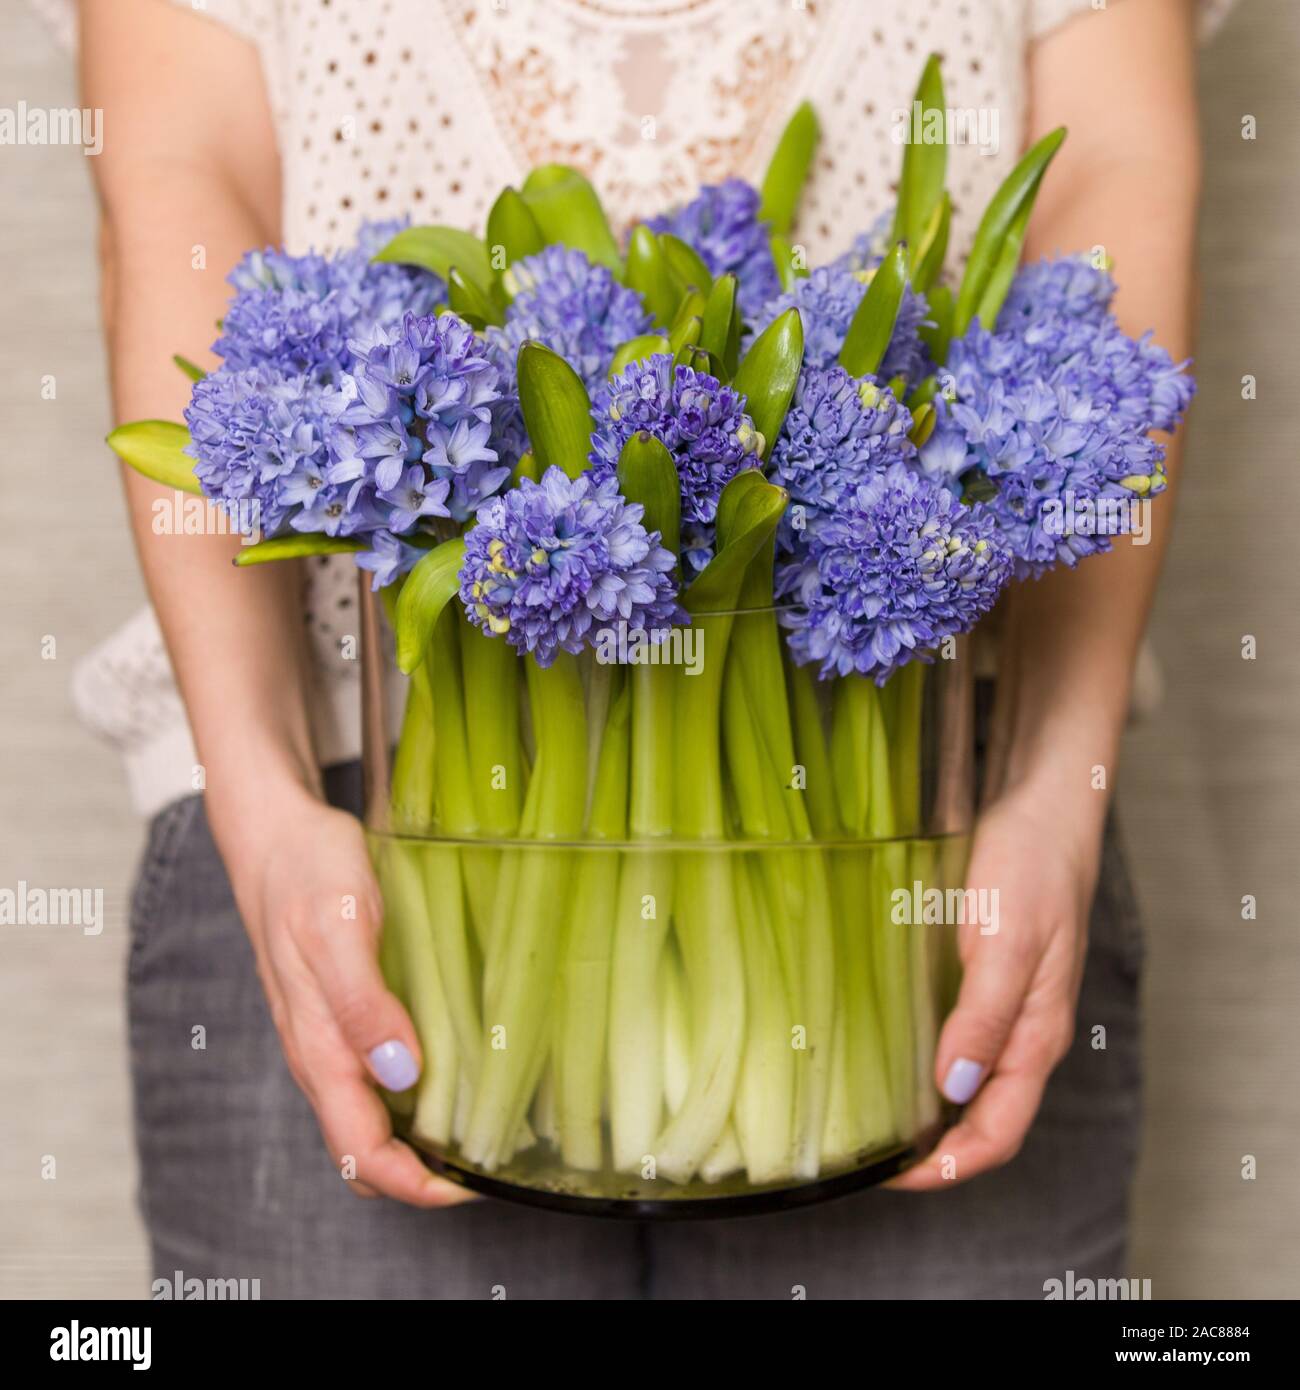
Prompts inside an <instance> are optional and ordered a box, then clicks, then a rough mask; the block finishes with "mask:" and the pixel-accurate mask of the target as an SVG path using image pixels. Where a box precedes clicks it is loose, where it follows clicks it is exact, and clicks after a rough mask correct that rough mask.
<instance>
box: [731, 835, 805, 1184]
mask: <svg viewBox="0 0 1300 1390" xmlns="http://www.w3.org/2000/svg"><path fill="white" fill-rule="evenodd" d="M730 857H731V858H732V860H733V861H734V863H735V870H736V888H737V897H738V901H739V905H740V936H741V947H742V950H743V953H744V959H745V987H746V991H747V994H748V1009H747V1015H748V1026H747V1029H746V1037H745V1054H744V1059H743V1061H742V1063H741V1068H740V1077H739V1079H738V1081H737V1083H736V1101H735V1106H734V1108H733V1122H734V1124H735V1127H736V1136H737V1138H738V1139H739V1140H740V1147H741V1149H742V1150H743V1152H744V1155H745V1168H746V1171H747V1173H748V1175H749V1180H750V1182H752V1183H760V1184H761V1183H771V1182H778V1181H780V1180H781V1179H782V1178H788V1177H789V1176H790V1174H791V1172H792V1171H793V1169H794V1157H795V1155H794V1142H793V1132H792V1125H793V1123H794V1118H795V1115H794V1108H795V1052H794V1049H793V1048H792V1046H791V1025H790V1018H791V1013H792V1001H791V998H790V995H789V992H788V982H787V978H786V975H785V972H784V970H783V969H782V966H781V958H780V955H779V953H778V952H777V949H776V942H775V940H774V938H773V935H772V926H771V922H770V921H769V919H768V911H767V898H766V885H765V883H764V882H763V881H762V879H761V877H760V876H759V874H758V871H757V867H756V865H755V864H754V863H753V862H752V859H751V856H749V855H743V854H739V855H732V856H730ZM792 867H797V864H796V865H794V866H792ZM827 1048H828V1051H829V1040H828V1043H827ZM816 1138H818V1139H820V1129H819V1130H818V1132H817V1135H816Z"/></svg>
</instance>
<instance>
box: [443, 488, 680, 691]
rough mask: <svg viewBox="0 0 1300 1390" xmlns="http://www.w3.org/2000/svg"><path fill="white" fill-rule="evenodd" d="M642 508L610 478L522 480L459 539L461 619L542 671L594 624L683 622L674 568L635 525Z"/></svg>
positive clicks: (654, 538)
mask: <svg viewBox="0 0 1300 1390" xmlns="http://www.w3.org/2000/svg"><path fill="white" fill-rule="evenodd" d="M643 510H644V509H643V508H642V507H640V506H638V505H636V504H635V503H629V502H626V501H625V500H624V499H623V497H622V496H621V495H620V494H619V490H618V480H617V479H616V478H613V477H610V478H606V479H605V480H604V481H603V482H600V481H597V480H596V478H595V477H594V476H592V475H591V474H584V475H582V476H580V477H578V478H570V477H568V476H567V474H565V473H564V472H563V471H562V470H561V469H559V468H549V469H547V471H546V473H545V474H544V475H543V477H542V479H541V481H540V482H536V483H535V482H533V481H532V479H531V478H522V479H521V480H520V483H519V486H518V487H517V488H513V489H511V491H509V492H507V493H506V494H505V495H504V496H502V497H494V498H493V499H492V501H491V502H489V503H488V504H487V505H486V506H484V507H483V508H481V509H480V511H479V514H478V517H477V520H476V524H475V526H474V527H473V529H472V530H471V531H470V532H469V535H468V537H467V538H466V547H465V560H464V563H463V565H462V567H461V570H460V597H461V602H462V603H463V604H464V605H465V614H466V617H467V618H468V619H469V621H470V622H471V623H473V624H474V625H475V626H476V627H479V628H481V629H482V630H483V631H484V632H485V633H487V634H488V635H490V636H493V637H500V636H504V637H505V639H506V641H508V642H509V643H510V645H511V646H512V647H515V648H516V649H517V650H518V651H520V652H524V653H527V654H529V655H531V656H532V657H533V658H534V659H535V660H536V662H537V664H538V665H539V666H542V667H546V666H550V665H551V664H552V663H553V662H554V661H555V657H556V655H557V653H558V652H561V651H565V652H569V653H572V654H573V655H578V654H579V653H581V652H582V651H583V650H584V649H585V648H586V647H587V646H588V645H589V643H590V640H591V635H592V633H593V631H595V630H599V628H600V626H601V625H602V624H608V623H612V622H623V623H625V624H627V625H628V626H629V627H632V628H638V629H645V630H646V631H648V632H651V633H658V632H663V631H666V630H667V629H668V628H669V627H671V626H672V624H673V623H674V622H676V621H679V620H681V618H682V617H683V616H684V615H683V614H682V613H681V612H680V610H679V609H678V607H677V604H676V601H675V594H676V586H675V585H674V583H673V581H672V579H671V578H670V577H669V576H670V572H671V571H672V569H673V567H674V565H675V564H676V561H675V559H674V557H673V556H672V555H671V554H670V553H669V552H668V551H667V550H665V549H664V548H663V546H662V545H660V544H659V539H660V538H659V535H658V533H657V532H653V531H651V532H647V531H646V529H645V527H644V526H643V525H642V524H641V518H642V514H643Z"/></svg>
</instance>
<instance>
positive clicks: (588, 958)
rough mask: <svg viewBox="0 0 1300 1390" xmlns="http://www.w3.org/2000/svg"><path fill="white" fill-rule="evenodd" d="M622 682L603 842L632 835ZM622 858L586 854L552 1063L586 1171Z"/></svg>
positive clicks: (597, 1116)
mask: <svg viewBox="0 0 1300 1390" xmlns="http://www.w3.org/2000/svg"><path fill="white" fill-rule="evenodd" d="M616 675H621V673H616ZM618 685H619V687H620V689H619V693H618V694H617V695H615V696H614V697H613V699H612V702H611V704H610V706H609V713H608V716H607V718H606V719H605V721H604V730H603V735H602V737H601V741H600V747H599V749H598V750H597V763H596V779H595V787H594V790H593V793H592V804H591V814H590V817H589V820H588V825H587V834H588V836H589V837H590V838H591V839H593V840H598V841H604V842H609V841H611V840H612V841H618V840H621V839H623V838H624V836H625V835H626V834H627V785H628V741H629V711H630V705H631V696H630V692H629V691H628V689H627V688H626V686H624V685H623V684H622V682H621V680H620V681H619V682H618ZM619 859H620V854H619V851H618V850H616V849H613V848H609V849H603V850H593V851H590V852H588V853H585V854H584V855H583V857H582V863H581V865H580V868H579V872H578V878H577V884H576V887H575V892H574V900H573V914H572V917H571V919H570V925H569V935H568V940H567V942H566V944H565V951H564V960H563V964H562V967H561V971H560V980H559V992H560V997H559V1001H558V1002H559V1006H558V1008H557V1009H556V1034H555V1041H554V1053H553V1064H554V1070H555V1092H556V1106H557V1124H558V1129H559V1138H560V1151H561V1153H562V1155H563V1157H564V1161H565V1163H566V1164H568V1165H569V1166H570V1167H572V1168H579V1169H583V1170H585V1171H588V1172H591V1171H595V1170H597V1169H599V1168H600V1167H601V1166H602V1164H603V1162H604V1144H603V1142H602V1139H601V1109H602V1102H603V1100H604V1083H605V1061H606V1032H607V1026H608V1019H609V996H610V968H611V960H612V956H613V937H614V918H613V917H612V915H611V913H610V910H609V909H610V903H611V902H613V901H614V900H615V897H616V895H617V893H618V884H619V870H620V864H619Z"/></svg>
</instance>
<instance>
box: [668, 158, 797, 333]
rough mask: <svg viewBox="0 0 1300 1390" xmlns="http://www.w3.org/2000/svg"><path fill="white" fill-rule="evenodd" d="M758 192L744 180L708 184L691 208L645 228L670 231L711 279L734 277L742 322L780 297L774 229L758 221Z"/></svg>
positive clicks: (691, 202)
mask: <svg viewBox="0 0 1300 1390" xmlns="http://www.w3.org/2000/svg"><path fill="white" fill-rule="evenodd" d="M760 202H761V199H760V197H759V193H758V190H757V189H756V188H754V187H752V186H751V185H750V184H747V183H746V182H745V181H744V180H743V179H727V180H726V181H725V182H723V183H719V184H707V185H705V187H703V188H701V189H700V191H699V194H698V195H697V196H696V197H695V198H692V199H691V201H690V202H689V203H686V204H684V205H683V206H682V207H679V208H677V209H676V210H675V211H673V212H670V213H667V214H666V215H664V216H661V217H654V218H651V219H650V221H649V222H648V223H647V224H646V225H647V226H648V227H649V228H650V230H651V231H652V232H670V233H671V234H672V235H673V236H675V237H678V238H679V239H680V240H682V241H684V242H685V243H686V244H687V245H688V246H689V247H691V248H692V250H694V251H695V252H696V254H697V255H698V256H699V257H700V259H701V260H702V261H703V262H704V264H705V265H706V266H708V268H709V274H710V275H712V276H714V278H717V277H718V276H719V275H734V276H735V277H736V280H737V289H736V298H737V301H738V303H739V304H740V312H741V316H742V318H744V319H746V320H751V321H752V320H753V319H754V318H756V317H757V316H758V315H759V313H760V311H761V310H762V308H763V306H764V305H765V304H766V303H767V302H768V301H769V300H770V299H774V298H775V297H776V296H777V295H778V294H780V293H781V277H780V276H779V275H778V274H777V269H776V259H775V257H774V256H773V255H772V243H771V239H772V229H771V227H770V226H769V225H768V224H767V223H766V222H764V221H762V220H760V218H759V215H758V211H759V205H760Z"/></svg>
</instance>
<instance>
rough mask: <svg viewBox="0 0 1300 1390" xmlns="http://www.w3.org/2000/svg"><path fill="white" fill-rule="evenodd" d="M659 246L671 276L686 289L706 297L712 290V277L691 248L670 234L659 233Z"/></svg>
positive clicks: (697, 254)
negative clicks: (671, 271)
mask: <svg viewBox="0 0 1300 1390" xmlns="http://www.w3.org/2000/svg"><path fill="white" fill-rule="evenodd" d="M659 245H660V246H661V247H662V248H663V253H664V258H665V259H666V260H667V262H668V264H669V265H670V266H671V267H672V269H673V274H674V275H676V276H677V279H678V280H679V281H680V282H681V283H682V284H683V285H684V286H685V287H686V288H687V289H691V290H699V292H700V293H701V294H705V295H707V294H708V292H709V291H710V290H711V289H712V288H713V276H712V275H711V274H710V272H709V268H708V266H707V265H705V264H704V261H703V259H702V258H701V257H700V255H699V253H698V252H697V251H696V250H695V248H694V247H693V246H688V245H687V244H686V243H685V242H684V241H683V240H682V239H681V238H680V237H675V236H673V234H672V233H671V232H660V233H659Z"/></svg>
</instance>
